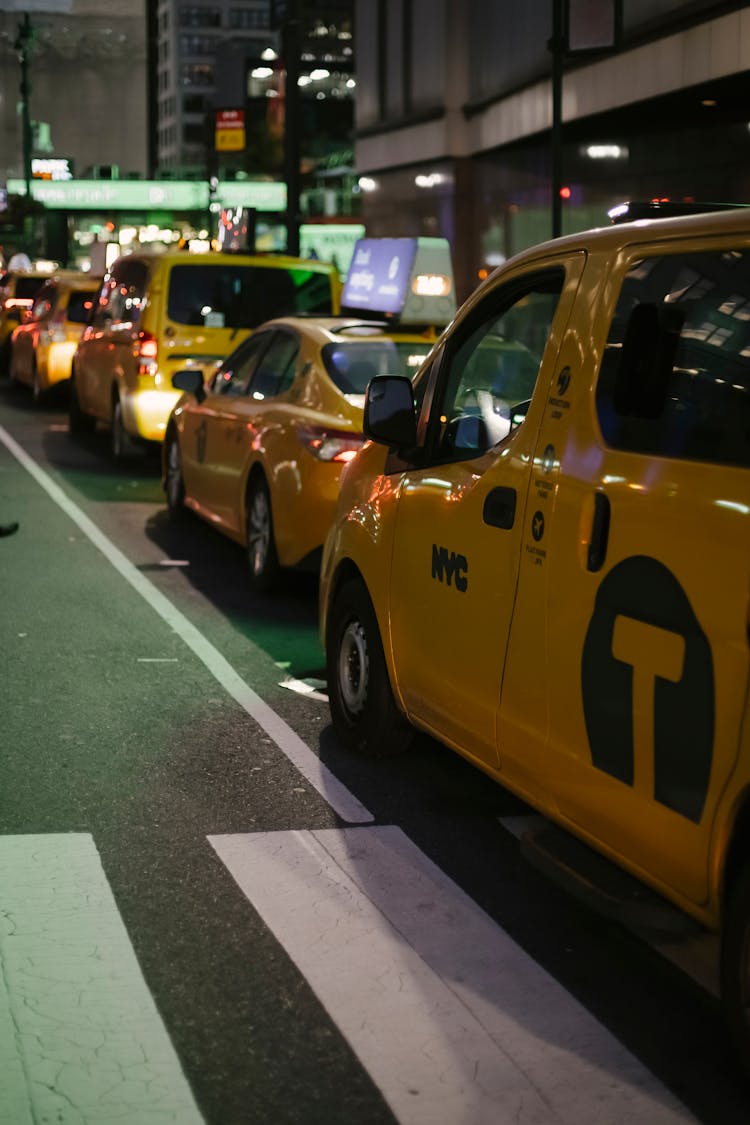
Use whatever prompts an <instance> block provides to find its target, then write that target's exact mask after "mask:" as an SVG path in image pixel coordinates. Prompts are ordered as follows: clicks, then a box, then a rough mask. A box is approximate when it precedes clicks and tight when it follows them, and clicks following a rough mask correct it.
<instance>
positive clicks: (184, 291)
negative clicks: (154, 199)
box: [69, 251, 341, 458]
mask: <svg viewBox="0 0 750 1125" xmlns="http://www.w3.org/2000/svg"><path fill="white" fill-rule="evenodd" d="M340 291H341V281H340V278H339V275H338V271H337V270H336V268H335V266H333V265H332V264H331V263H328V262H321V261H307V260H305V259H302V258H292V257H286V256H283V255H263V254H256V255H251V254H229V253H222V252H219V251H209V252H206V253H202V254H192V253H189V252H187V251H167V252H165V253H156V252H150V251H139V252H136V253H132V254H124V255H122V256H121V257H119V258H117V259H116V260H115V261H114V262H113V263H112V266H111V268H110V270H109V272H108V274H107V276H106V277H105V278H104V281H103V284H102V286H101V289H100V292H99V294H98V297H97V300H96V304H95V306H94V309H93V311H92V316H91V319H90V321H89V322H88V324H87V325H86V328H85V329H84V331H83V334H82V336H81V339H80V341H79V343H78V347H77V349H76V352H75V355H74V357H73V370H72V375H71V382H70V399H69V401H70V406H69V424H70V431H71V433H72V434H77V433H82V432H85V431H87V430H91V429H93V427H94V426H95V425H96V423H97V422H101V423H104V425H105V426H108V427H109V431H110V445H111V452H112V455H113V456H114V457H115V458H118V457H122V456H127V455H128V454H129V453H132V452H133V451H134V450H135V449H136V448H137V446H138V445H139V444H142V443H143V442H161V441H163V439H164V433H165V430H166V426H167V420H168V418H169V415H170V413H171V411H172V408H173V407H174V406H175V404H176V402H177V400H178V399H179V397H180V395H179V392H178V391H176V390H175V389H174V387H173V386H172V381H171V377H172V375H173V374H174V373H175V372H176V371H178V370H184V369H185V368H188V367H195V368H197V369H199V370H201V371H207V370H213V369H214V368H215V366H216V364H217V362H219V361H221V360H222V359H224V357H225V356H226V355H227V354H228V353H229V352H230V351H232V349H233V348H235V347H236V346H237V344H239V343H240V341H241V340H243V339H244V338H245V337H246V336H248V335H249V334H250V333H251V332H252V331H253V329H255V328H257V326H258V325H259V324H261V323H262V322H263V321H265V320H267V319H268V318H269V317H272V316H283V315H285V314H296V315H315V316H321V315H331V314H333V313H336V312H338V308H339V301H340Z"/></svg>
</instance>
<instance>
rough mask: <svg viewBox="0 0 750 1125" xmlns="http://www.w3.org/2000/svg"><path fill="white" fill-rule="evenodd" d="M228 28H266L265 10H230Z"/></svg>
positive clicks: (266, 12)
mask: <svg viewBox="0 0 750 1125" xmlns="http://www.w3.org/2000/svg"><path fill="white" fill-rule="evenodd" d="M229 26H230V27H231V28H234V29H237V28H244V29H247V28H261V29H263V28H267V27H268V9H267V8H230V9H229Z"/></svg>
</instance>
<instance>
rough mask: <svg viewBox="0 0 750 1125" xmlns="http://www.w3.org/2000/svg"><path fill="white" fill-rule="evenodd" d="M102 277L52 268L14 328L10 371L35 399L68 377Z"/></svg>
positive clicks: (12, 376) (16, 380)
mask: <svg viewBox="0 0 750 1125" xmlns="http://www.w3.org/2000/svg"><path fill="white" fill-rule="evenodd" d="M101 283H102V278H101V277H97V276H95V275H92V274H89V273H79V272H76V271H70V272H64V273H63V272H61V273H58V274H55V275H54V276H52V277H50V278H49V279H48V280H47V281H45V282H44V284H43V285H42V287H41V289H40V290H39V292H38V293H37V295H36V297H35V298H34V303H33V305H32V306H31V309H30V311H29V314H28V317H27V318H26V320H24V322H23V324H20V325H19V326H18V328H16V330H15V332H14V333H13V335H12V337H11V355H10V377H11V379H13V380H14V381H15V382H17V383H25V384H26V385H27V386H29V387H31V390H32V394H33V396H34V400H35V401H37V400H38V399H39V398H40V397H41V396H42V395H43V394H44V392H45V391H48V390H49V389H50V388H51V387H53V386H56V385H58V384H61V383H64V382H66V381H67V380H68V379H69V378H70V370H71V363H72V360H73V354H74V352H75V350H76V347H77V345H78V340H79V339H80V336H81V333H82V332H83V328H84V325H85V324H86V321H87V320H88V319H89V316H90V313H91V309H92V307H93V305H94V301H95V300H96V297H97V295H98V292H99V286H100V285H101Z"/></svg>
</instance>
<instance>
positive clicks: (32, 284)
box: [15, 277, 46, 300]
mask: <svg viewBox="0 0 750 1125" xmlns="http://www.w3.org/2000/svg"><path fill="white" fill-rule="evenodd" d="M45 281H46V278H44V277H17V278H16V292H15V296H16V297H18V298H19V299H24V300H32V299H33V298H34V297H36V295H37V293H38V292H39V290H40V289H41V288H42V286H43V285H44V282H45Z"/></svg>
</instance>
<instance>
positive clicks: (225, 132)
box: [216, 109, 245, 152]
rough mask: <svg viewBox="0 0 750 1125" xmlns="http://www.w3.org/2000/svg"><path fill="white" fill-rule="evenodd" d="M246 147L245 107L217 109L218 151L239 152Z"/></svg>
mask: <svg viewBox="0 0 750 1125" xmlns="http://www.w3.org/2000/svg"><path fill="white" fill-rule="evenodd" d="M244 147H245V111H244V109H217V110H216V151H217V152H239V151H241V150H242V149H243V148H244Z"/></svg>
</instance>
